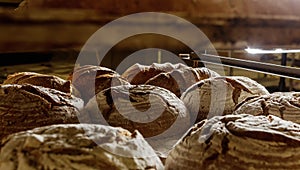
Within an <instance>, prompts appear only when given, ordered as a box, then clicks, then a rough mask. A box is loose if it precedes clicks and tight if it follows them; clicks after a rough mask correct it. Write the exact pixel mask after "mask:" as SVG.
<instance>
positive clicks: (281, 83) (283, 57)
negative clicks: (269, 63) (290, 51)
mask: <svg viewBox="0 0 300 170" xmlns="http://www.w3.org/2000/svg"><path fill="white" fill-rule="evenodd" d="M286 61H287V53H282V54H281V65H282V66H286ZM278 86H279V90H280V91H285V89H286V85H285V78H284V77H280V80H279V85H278Z"/></svg>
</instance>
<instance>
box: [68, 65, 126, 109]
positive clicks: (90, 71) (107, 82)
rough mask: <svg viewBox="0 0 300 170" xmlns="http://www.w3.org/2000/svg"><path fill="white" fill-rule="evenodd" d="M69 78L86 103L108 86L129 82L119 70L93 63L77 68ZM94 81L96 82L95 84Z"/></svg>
mask: <svg viewBox="0 0 300 170" xmlns="http://www.w3.org/2000/svg"><path fill="white" fill-rule="evenodd" d="M68 79H69V80H71V81H72V84H73V85H74V86H75V87H76V89H78V90H79V92H80V94H81V97H82V99H83V100H84V101H85V102H86V103H87V102H88V101H89V100H90V98H92V97H93V96H94V95H95V94H97V93H98V92H100V91H102V90H104V89H106V88H109V87H111V86H118V85H124V84H129V83H128V82H127V80H126V79H124V78H122V77H121V76H120V75H119V74H118V73H117V72H115V71H113V70H111V69H109V68H106V67H101V66H92V65H85V66H81V67H79V68H77V69H75V71H74V72H73V74H71V75H70V76H69V78H68ZM92 82H95V84H93V83H92ZM93 90H95V91H93Z"/></svg>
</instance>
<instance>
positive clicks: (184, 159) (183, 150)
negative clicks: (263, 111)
mask: <svg viewBox="0 0 300 170" xmlns="http://www.w3.org/2000/svg"><path fill="white" fill-rule="evenodd" d="M299 151H300V125H299V124H296V123H293V122H290V121H285V120H282V119H281V118H279V117H276V116H271V115H270V116H252V115H247V114H241V115H226V116H216V117H213V118H211V119H208V120H207V119H206V120H203V121H201V122H199V123H198V124H196V125H195V126H194V127H193V128H191V129H190V130H189V131H188V132H187V133H186V135H185V136H184V137H183V138H182V139H181V140H180V141H179V142H178V144H177V145H176V146H175V147H174V149H173V150H172V151H171V152H170V154H169V155H168V157H167V159H166V163H165V169H166V170H168V169H174V170H176V169H185V170H189V169H191V170H192V169H208V170H210V169H224V170H232V169H299V168H300V162H299V158H300V154H299V153H300V152H299Z"/></svg>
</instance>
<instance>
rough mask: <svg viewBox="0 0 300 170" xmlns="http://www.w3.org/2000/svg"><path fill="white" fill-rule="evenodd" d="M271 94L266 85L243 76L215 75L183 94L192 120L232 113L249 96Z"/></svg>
mask: <svg viewBox="0 0 300 170" xmlns="http://www.w3.org/2000/svg"><path fill="white" fill-rule="evenodd" d="M265 94H269V92H268V91H267V90H266V88H265V87H263V86H262V85H260V84H259V83H257V82H256V81H254V80H251V79H250V78H247V77H242V76H231V77H214V78H209V79H205V80H202V81H200V82H198V83H196V84H194V85H192V86H191V87H189V88H188V89H187V90H186V91H185V92H184V93H183V95H182V96H181V100H182V101H183V102H184V103H185V105H186V107H187V108H188V110H189V111H190V114H191V118H192V120H191V121H192V122H194V121H195V120H196V122H199V121H201V120H203V119H206V118H211V117H213V116H217V115H226V114H231V113H232V112H233V111H234V108H235V106H236V105H237V104H238V103H240V102H241V101H243V100H244V99H245V98H247V97H251V96H256V95H265Z"/></svg>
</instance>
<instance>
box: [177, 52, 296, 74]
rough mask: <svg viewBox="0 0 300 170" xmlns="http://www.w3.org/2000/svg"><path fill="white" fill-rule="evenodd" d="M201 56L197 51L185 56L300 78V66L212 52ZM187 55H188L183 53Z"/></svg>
mask: <svg viewBox="0 0 300 170" xmlns="http://www.w3.org/2000/svg"><path fill="white" fill-rule="evenodd" d="M199 55H201V56H200V57H199V56H198V55H197V54H196V53H192V54H190V57H185V58H183V59H184V60H185V61H187V62H189V61H193V62H195V61H198V62H203V63H210V64H216V65H222V66H227V67H233V68H239V69H243V70H248V71H254V72H259V73H265V74H270V75H275V76H279V77H286V78H291V79H298V80H300V68H296V67H288V66H281V65H276V64H270V63H262V62H256V61H251V60H243V59H236V58H229V57H223V56H217V55H211V54H199ZM181 56H186V55H181Z"/></svg>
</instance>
